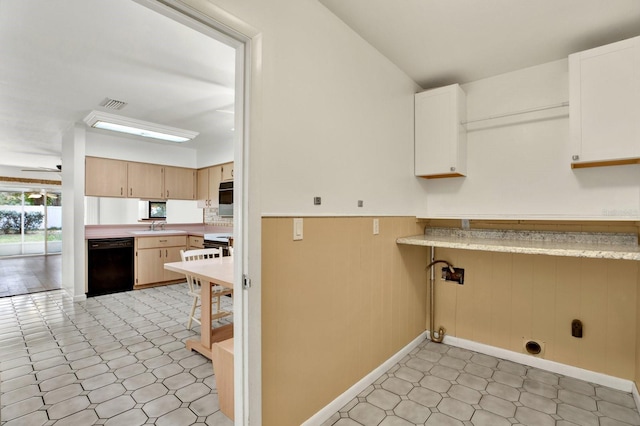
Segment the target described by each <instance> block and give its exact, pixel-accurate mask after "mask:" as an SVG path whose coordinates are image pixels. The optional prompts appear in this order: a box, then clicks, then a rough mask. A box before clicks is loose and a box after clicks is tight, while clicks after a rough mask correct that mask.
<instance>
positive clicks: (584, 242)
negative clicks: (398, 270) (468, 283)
mask: <svg viewBox="0 0 640 426" xmlns="http://www.w3.org/2000/svg"><path fill="white" fill-rule="evenodd" d="M396 242H397V244H408V245H416V246H428V247H431V246H433V247H447V248H455V249H464V250H480V251H494V252H502V253H522V254H544V255H549V256H568V257H585V258H597V259H626V260H640V247H638V237H637V235H636V234H623V233H595V232H594V233H591V232H554V231H513V230H492V229H486V230H485V229H478V230H461V229H453V228H427V229H426V230H425V234H424V235H415V236H410V237H402V238H398V239H397V240H396Z"/></svg>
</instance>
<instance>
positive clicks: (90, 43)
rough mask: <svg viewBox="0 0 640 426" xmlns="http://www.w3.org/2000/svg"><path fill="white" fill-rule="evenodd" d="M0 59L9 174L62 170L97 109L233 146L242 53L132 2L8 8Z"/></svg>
mask: <svg viewBox="0 0 640 426" xmlns="http://www.w3.org/2000/svg"><path fill="white" fill-rule="evenodd" d="M0 58H1V59H0V152H1V154H0V166H1V165H10V166H19V167H34V166H42V167H54V166H55V165H56V164H60V157H61V132H62V131H63V130H65V129H67V128H68V127H69V126H70V125H71V124H72V123H74V122H82V119H83V118H84V117H85V116H86V115H87V114H88V113H89V112H90V111H91V110H94V109H95V110H102V111H107V112H111V113H114V114H119V115H124V116H127V117H132V118H136V119H140V120H144V121H150V122H154V123H160V124H165V125H168V126H172V127H178V128H183V129H187V130H193V131H197V132H200V135H199V136H198V137H197V138H196V139H195V140H194V141H191V142H188V143H185V144H183V145H184V146H185V147H189V148H197V147H198V146H204V145H205V144H215V143H220V142H228V141H229V140H232V138H233V131H232V129H233V122H234V118H233V117H234V116H233V114H230V113H227V112H220V111H219V110H224V111H233V103H234V75H235V73H234V69H235V50H234V49H233V48H231V47H228V46H226V45H224V44H222V43H220V42H218V41H216V40H214V39H213V38H211V37H210V36H208V35H205V34H203V33H201V32H198V31H195V30H193V29H191V28H188V27H186V26H184V25H182V24H179V23H177V22H175V21H173V20H171V19H169V18H167V17H165V16H163V15H161V14H159V13H157V12H154V11H152V10H150V9H148V8H146V7H144V6H142V5H140V4H138V3H135V2H134V1H132V0H63V1H51V0H0ZM107 97H109V98H113V99H117V100H121V101H125V102H127V103H128V105H127V106H126V107H125V108H123V109H122V110H120V111H114V110H107V109H105V108H102V107H100V106H99V104H100V102H102V101H103V100H104V99H105V98H107ZM92 131H97V130H92ZM132 138H133V139H138V138H136V137H132ZM144 140H145V141H151V140H150V139H144ZM158 143H166V142H158Z"/></svg>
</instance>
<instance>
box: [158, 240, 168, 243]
mask: <svg viewBox="0 0 640 426" xmlns="http://www.w3.org/2000/svg"><path fill="white" fill-rule="evenodd" d="M167 241H168V240H158V242H161V243H166V242H167Z"/></svg>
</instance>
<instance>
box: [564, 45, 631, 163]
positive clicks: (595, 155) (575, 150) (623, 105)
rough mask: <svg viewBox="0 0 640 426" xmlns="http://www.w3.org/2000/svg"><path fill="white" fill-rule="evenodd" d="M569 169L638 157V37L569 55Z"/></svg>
mask: <svg viewBox="0 0 640 426" xmlns="http://www.w3.org/2000/svg"><path fill="white" fill-rule="evenodd" d="M569 91H570V102H569V104H570V106H569V108H570V114H569V117H570V118H569V121H570V126H571V146H572V152H571V155H572V159H571V161H572V164H571V166H572V167H573V168H581V167H595V166H608V165H616V164H635V163H638V162H640V37H635V38H632V39H628V40H623V41H620V42H617V43H613V44H608V45H605V46H601V47H597V48H595V49H590V50H586V51H583V52H579V53H575V54H573V55H569Z"/></svg>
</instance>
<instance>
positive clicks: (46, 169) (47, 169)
mask: <svg viewBox="0 0 640 426" xmlns="http://www.w3.org/2000/svg"><path fill="white" fill-rule="evenodd" d="M22 171H23V172H47V173H60V172H61V171H62V164H57V165H56V167H55V169H54V168H52V167H38V168H34V169H22Z"/></svg>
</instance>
